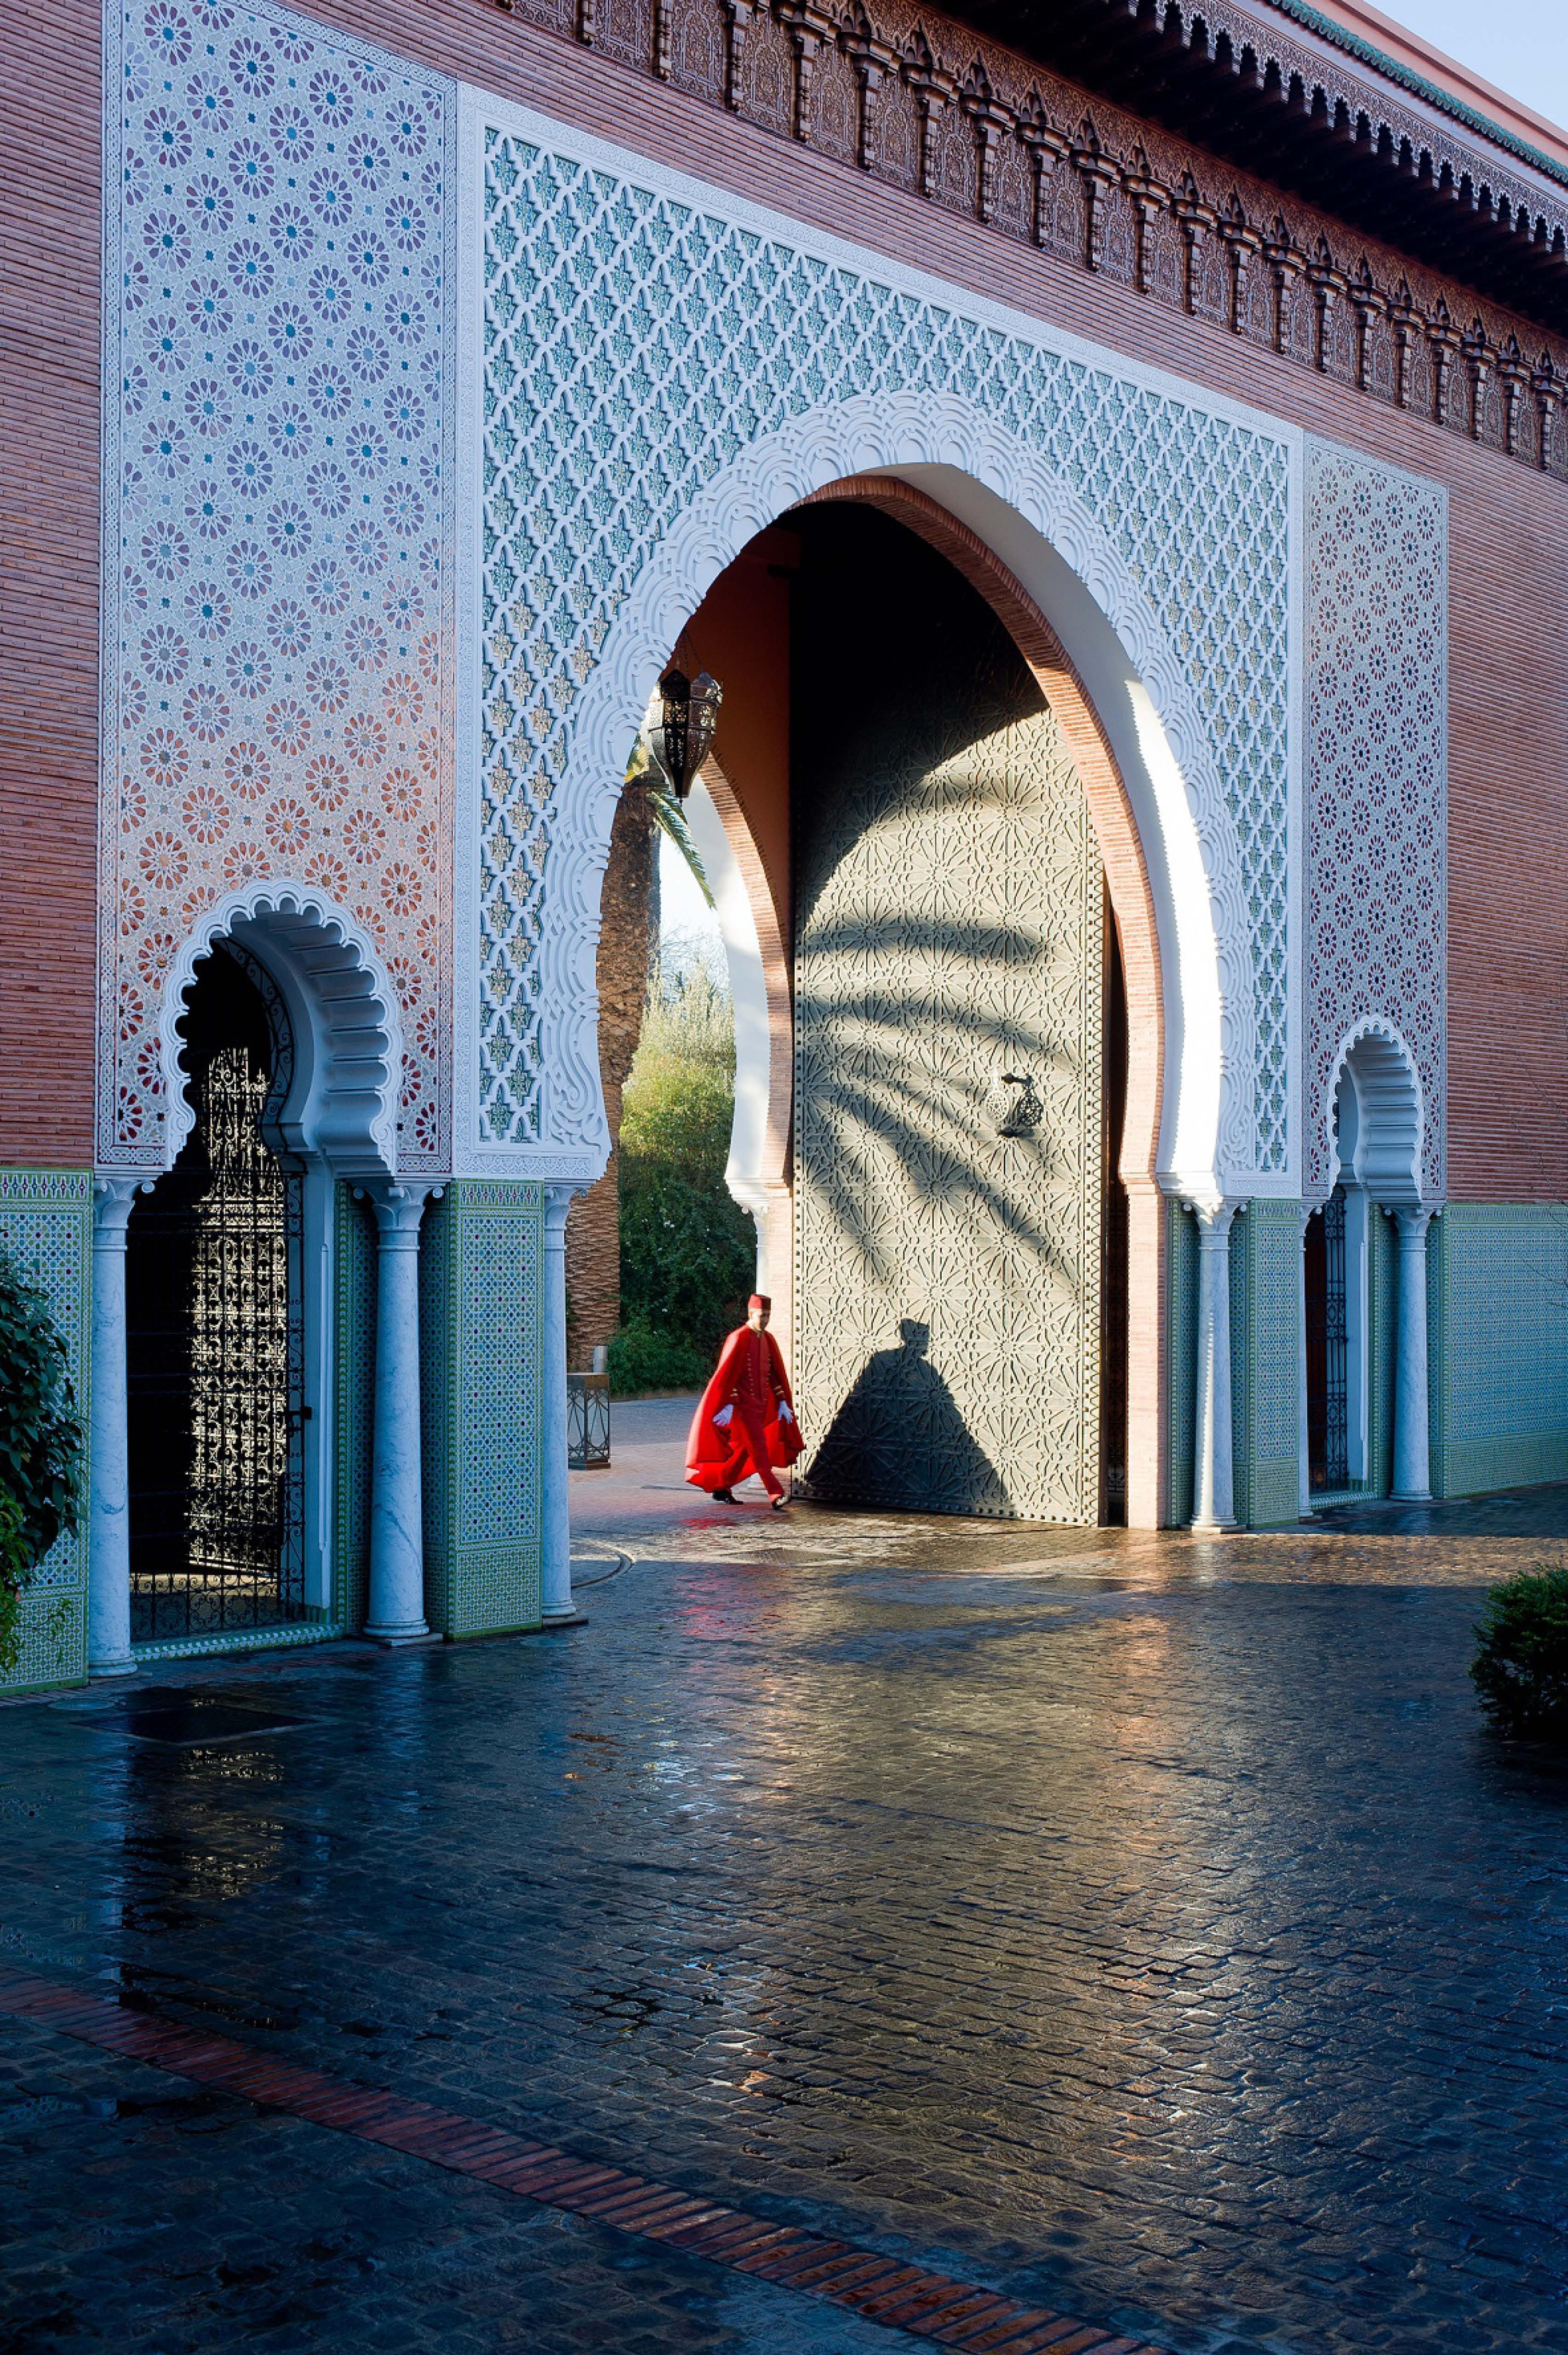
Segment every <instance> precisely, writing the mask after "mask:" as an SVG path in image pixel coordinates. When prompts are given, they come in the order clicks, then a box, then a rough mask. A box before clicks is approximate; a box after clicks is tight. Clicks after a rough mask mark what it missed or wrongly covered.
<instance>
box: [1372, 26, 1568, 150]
mask: <svg viewBox="0 0 1568 2355" xmlns="http://www.w3.org/2000/svg"><path fill="white" fill-rule="evenodd" d="M1374 5H1377V6H1378V7H1380V8H1381V9H1382V10H1383V15H1384V16H1392V17H1393V20H1394V22H1395V23H1396V24H1400V25H1404V26H1405V27H1407V28H1408V30H1409V31H1411V32H1413V33H1415V34H1418V35H1419V36H1420V37H1421V38H1422V39H1423V40H1424V41H1430V42H1431V44H1432V46H1433V48H1436V49H1442V50H1443V51H1444V52H1445V53H1446V55H1447V56H1448V57H1451V58H1457V59H1458V61H1459V63H1460V64H1461V65H1465V66H1468V67H1469V69H1470V70H1471V72H1472V73H1478V74H1483V75H1484V76H1485V77H1486V79H1487V80H1488V81H1489V82H1491V83H1492V84H1493V85H1494V86H1495V87H1496V88H1497V89H1498V90H1503V91H1507V92H1508V94H1509V96H1510V98H1517V99H1518V100H1519V101H1520V103H1521V104H1523V105H1525V106H1529V107H1532V108H1533V109H1534V111H1535V112H1536V113H1537V114H1544V115H1545V116H1546V118H1547V120H1548V121H1549V122H1551V123H1556V124H1557V125H1558V126H1559V127H1560V128H1561V129H1563V130H1568V5H1565V0H1492V5H1491V6H1489V7H1478V5H1476V0H1374Z"/></svg>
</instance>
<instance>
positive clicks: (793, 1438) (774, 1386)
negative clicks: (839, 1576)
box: [686, 1325, 803, 1496]
mask: <svg viewBox="0 0 1568 2355" xmlns="http://www.w3.org/2000/svg"><path fill="white" fill-rule="evenodd" d="M780 1402H782V1403H783V1404H784V1405H785V1406H787V1407H788V1408H789V1411H790V1412H791V1413H793V1412H794V1408H795V1401H794V1400H793V1399H792V1398H791V1396H790V1394H789V1375H788V1374H787V1373H786V1372H785V1370H784V1353H783V1351H782V1350H781V1349H780V1348H779V1344H778V1342H777V1341H776V1340H775V1339H774V1337H773V1336H772V1334H771V1333H758V1332H754V1331H753V1329H752V1327H750V1326H749V1325H742V1326H739V1327H736V1331H735V1332H733V1333H732V1334H731V1335H730V1336H729V1338H728V1339H727V1340H726V1343H725V1345H724V1348H722V1350H721V1351H720V1352H719V1361H718V1365H717V1368H716V1369H715V1373H714V1378H713V1380H712V1381H711V1382H709V1384H708V1386H707V1388H706V1390H705V1391H704V1392H703V1395H702V1402H701V1404H700V1405H699V1406H698V1408H697V1411H696V1412H695V1414H694V1416H693V1417H692V1429H691V1436H690V1437H689V1438H688V1440H687V1441H686V1477H687V1479H688V1480H689V1481H690V1482H691V1484H692V1486H693V1487H694V1488H705V1489H706V1490H707V1491H708V1494H709V1495H710V1496H711V1495H712V1494H713V1492H714V1490H715V1488H733V1487H734V1486H735V1484H736V1481H737V1480H744V1479H745V1478H746V1477H747V1474H748V1473H752V1472H760V1473H761V1474H762V1476H763V1479H764V1482H765V1485H766V1486H767V1487H768V1489H769V1490H777V1489H778V1487H779V1483H778V1482H777V1480H772V1479H769V1478H768V1473H769V1472H770V1471H772V1470H773V1469H774V1468H775V1467H776V1466H778V1465H788V1464H793V1462H794V1461H795V1458H796V1457H797V1455H800V1449H801V1446H802V1444H803V1442H802V1440H801V1437H800V1426H799V1424H797V1423H780V1422H779V1404H780ZM726 1406H733V1407H734V1409H735V1412H734V1414H733V1415H732V1416H731V1418H730V1422H729V1424H728V1427H727V1428H726V1430H724V1431H719V1430H717V1429H716V1428H715V1423H714V1417H715V1414H718V1413H719V1412H721V1411H722V1410H723V1409H724V1408H725V1407H726Z"/></svg>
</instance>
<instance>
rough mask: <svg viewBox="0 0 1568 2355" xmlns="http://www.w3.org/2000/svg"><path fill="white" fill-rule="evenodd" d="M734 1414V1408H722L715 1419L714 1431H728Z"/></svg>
mask: <svg viewBox="0 0 1568 2355" xmlns="http://www.w3.org/2000/svg"><path fill="white" fill-rule="evenodd" d="M734 1412H735V1409H734V1407H732V1406H721V1407H720V1409H719V1411H718V1412H717V1414H715V1417H714V1429H715V1431H727V1430H728V1429H729V1423H730V1417H731V1416H732V1415H733V1414H734Z"/></svg>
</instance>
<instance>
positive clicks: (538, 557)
mask: <svg viewBox="0 0 1568 2355" xmlns="http://www.w3.org/2000/svg"><path fill="white" fill-rule="evenodd" d="M483 135H484V150H483V154H484V231H485V248H484V294H485V321H484V386H483V436H484V450H483V549H482V569H483V592H482V602H483V611H482V651H483V685H482V779H481V820H480V831H481V840H480V845H479V894H478V896H479V907H480V940H479V943H478V951H477V953H478V959H479V992H478V996H479V1008H480V1013H479V1024H480V1061H481V1070H480V1074H479V1085H478V1094H479V1120H480V1138H481V1141H482V1143H483V1144H485V1145H489V1146H507V1145H524V1146H525V1145H529V1144H532V1143H535V1142H536V1141H538V1140H540V1139H541V1137H542V1136H543V1134H544V1131H543V1129H542V1126H541V1118H542V1109H541V1108H542V1091H541V1060H542V1058H541V1045H540V1010H541V989H542V979H541V971H540V959H539V954H538V944H539V941H540V937H541V931H542V927H543V924H544V920H545V911H546V899H547V895H548V891H549V889H550V885H549V868H550V857H551V850H550V834H551V823H552V814H553V813H552V795H553V794H554V792H555V789H556V784H557V782H558V781H559V779H560V778H561V776H562V773H563V771H564V768H565V765H566V760H567V747H568V744H569V741H570V733H571V728H572V720H573V711H574V706H575V704H576V702H577V697H578V695H579V694H580V692H581V689H582V687H583V685H584V683H585V681H586V680H587V679H588V677H589V676H590V675H591V674H592V672H593V671H594V668H595V666H596V664H597V663H598V661H599V655H600V651H601V649H602V647H603V645H604V643H605V640H606V637H607V635H608V633H609V629H610V627H611V625H612V624H613V623H614V622H615V620H616V617H617V615H618V613H620V610H621V608H622V606H623V605H624V603H625V602H626V601H627V599H628V596H629V594H630V590H631V586H632V583H633V582H634V581H635V580H636V578H637V575H638V574H639V572H640V571H641V569H642V568H643V567H644V565H645V564H646V563H647V561H648V559H649V557H650V555H651V553H652V549H654V547H655V546H656V545H657V543H658V542H659V540H660V539H661V538H662V535H663V534H664V533H665V532H666V531H667V529H668V527H669V526H670V524H671V523H672V521H673V519H674V518H675V517H678V516H679V515H680V513H681V512H682V511H683V509H684V508H685V507H686V506H689V505H690V504H691V502H692V501H693V500H694V498H695V497H696V496H697V495H698V494H699V493H700V492H701V491H702V490H703V488H704V486H705V485H707V484H708V483H709V482H710V481H711V480H712V479H713V477H714V476H715V474H718V473H719V471H720V470H721V469H723V468H724V467H726V465H728V464H731V463H732V462H733V461H734V460H735V459H736V456H737V455H738V454H739V453H741V452H742V450H743V449H744V448H745V447H746V446H747V444H748V443H749V442H752V441H754V440H757V439H758V438H759V437H762V436H764V435H767V434H768V433H771V432H777V431H778V430H779V429H780V428H781V427H782V426H783V425H785V424H786V423H787V422H788V421H789V420H790V419H791V418H792V417H795V416H797V415H799V414H800V412H801V411H802V410H807V409H810V408H812V407H814V406H817V405H820V404H823V403H826V402H830V401H834V400H850V399H852V398H863V397H871V398H873V399H876V398H883V397H890V396H894V395H896V394H899V393H902V392H907V391H910V390H913V391H916V392H923V393H931V394H936V395H943V394H949V395H952V394H956V395H958V396H959V397H961V399H962V400H965V401H966V402H968V403H969V404H970V405H971V406H972V407H974V408H976V409H978V410H980V411H981V412H983V414H984V415H985V416H986V417H987V418H988V419H991V420H992V421H994V422H995V423H996V424H997V425H998V426H999V427H1000V428H1001V429H1003V430H1005V432H1007V433H1009V434H1010V435H1012V436H1014V437H1016V438H1017V440H1018V441H1020V442H1022V443H1023V444H1025V445H1027V446H1028V447H1030V448H1031V449H1033V450H1034V451H1038V452H1040V453H1044V454H1045V455H1046V456H1047V457H1048V458H1049V461H1050V463H1051V464H1052V465H1053V466H1054V468H1055V469H1056V470H1057V472H1058V473H1059V474H1060V475H1061V476H1062V477H1064V478H1065V481H1066V482H1067V483H1068V484H1069V485H1071V487H1072V490H1073V491H1074V492H1075V494H1076V495H1077V496H1078V497H1079V499H1080V500H1081V501H1082V502H1083V503H1084V505H1085V506H1086V507H1087V508H1088V510H1089V511H1090V513H1091V515H1092V517H1094V518H1095V520H1096V522H1097V525H1098V527H1100V529H1101V530H1102V531H1103V533H1104V534H1105V535H1106V537H1107V539H1108V541H1109V543H1110V546H1111V548H1112V549H1113V550H1114V551H1115V555H1116V557H1117V559H1119V560H1120V561H1121V562H1123V563H1124V564H1125V565H1126V566H1127V567H1128V569H1129V570H1131V572H1132V573H1133V575H1134V576H1135V578H1136V581H1137V582H1138V584H1139V587H1140V589H1141V591H1142V592H1143V594H1144V595H1145V596H1146V597H1147V598H1148V600H1149V601H1150V602H1151V604H1152V605H1153V607H1154V609H1155V611H1156V613H1157V614H1158V616H1159V618H1160V622H1161V623H1163V625H1164V627H1165V629H1166V631H1167V632H1168V634H1169V635H1170V639H1171V644H1172V645H1174V646H1175V647H1176V648H1177V649H1178V650H1179V653H1180V655H1181V661H1182V664H1183V666H1184V668H1185V671H1186V674H1187V677H1188V679H1189V681H1190V684H1191V687H1192V691H1193V692H1194V694H1195V696H1196V699H1197V704H1198V707H1199V710H1200V713H1201V715H1202V724H1203V726H1204V727H1205V729H1206V730H1207V733H1208V736H1209V739H1210V742H1211V746H1212V751H1213V760H1214V763H1215V766H1216V768H1217V771H1218V773H1219V777H1220V780H1221V784H1222V787H1223V791H1224V798H1225V801H1226V803H1227V805H1228V807H1229V811H1230V815H1231V820H1232V823H1233V824H1234V833H1235V837H1236V840H1237V843H1238V846H1239V858H1240V864H1241V869H1242V874H1241V883H1242V887H1243V890H1244V894H1245V908H1246V921H1247V923H1248V927H1249V929H1250V932H1251V941H1252V949H1253V963H1254V970H1255V1135H1256V1146H1255V1157H1256V1166H1257V1167H1258V1169H1259V1170H1261V1171H1264V1172H1275V1173H1280V1174H1283V1173H1285V1172H1286V1170H1287V1167H1288V1147H1289V1127H1290V1103H1291V1093H1292V1080H1291V1073H1290V1039H1289V1000H1290V991H1289V985H1288V975H1289V962H1290V952H1291V947H1292V943H1291V941H1290V937H1289V918H1290V878H1289V862H1288V856H1287V853H1288V847H1289V844H1288V829H1289V799H1290V794H1289V775H1290V752H1291V746H1290V738H1289V730H1290V675H1289V661H1290V602H1291V555H1292V550H1291V546H1290V490H1291V448H1290V443H1289V441H1288V439H1287V437H1286V436H1284V435H1281V436H1279V437H1271V436H1270V435H1268V434H1267V433H1266V432H1255V431H1252V430H1250V429H1249V428H1248V427H1247V426H1246V425H1245V423H1243V422H1241V421H1237V420H1236V419H1234V418H1233V417H1230V416H1227V415H1224V414H1215V413H1213V412H1211V411H1209V410H1204V409H1203V408H1201V407H1199V406H1197V405H1195V404H1194V403H1191V402H1186V401H1183V400H1180V399H1178V398H1175V397H1172V396H1171V395H1169V394H1166V393H1163V392H1160V391H1159V390H1156V389H1152V388H1151V387H1150V386H1149V385H1147V384H1145V383H1143V382H1140V381H1137V380H1134V379H1132V378H1124V377H1121V376H1119V375H1118V374H1116V373H1114V372H1113V371H1111V370H1110V369H1108V368H1100V367H1097V366H1090V365H1086V363H1085V362H1084V361H1083V360H1081V359H1078V358H1076V357H1067V356H1065V355H1064V354H1062V353H1059V352H1057V351H1054V350H1053V349H1052V348H1050V346H1048V345H1046V344H1044V343H1041V342H1035V341H1034V340H1033V339H1032V338H1029V337H1027V336H1023V335H1022V334H1016V333H1008V332H1004V331H1002V330H1001V328H1000V327H998V326H997V325H995V324H992V323H988V322H986V321H984V320H982V319H980V318H976V317H966V316H965V315H964V314H963V313H962V311H961V310H960V309H959V308H958V307H957V306H955V305H950V304H944V305H941V306H938V304H935V303H934V302H931V301H927V300H924V299H921V298H919V297H918V296H916V295H915V294H914V293H911V292H909V291H907V290H906V289H904V288H901V287H898V286H895V285H893V284H891V283H885V282H881V281H879V279H878V277H877V276H876V275H875V274H874V273H873V272H868V271H865V270H862V269H859V268H857V267H853V266H851V265H850V264H849V263H847V262H845V261H830V260H827V259H824V258H823V257H822V256H821V255H819V254H815V253H811V252H808V251H804V250H800V249H798V248H797V247H796V246H794V245H792V244H791V243H790V242H789V240H787V238H785V237H784V236H783V235H781V234H774V233H772V232H771V231H769V232H768V233H763V232H762V231H760V230H759V229H758V228H757V227H755V226H754V225H752V224H750V223H748V222H742V221H738V220H734V219H729V218H724V217H723V215H722V210H721V208H720V207H719V206H718V204H717V203H716V202H715V203H712V204H710V203H709V202H708V201H707V199H706V198H705V200H704V202H703V203H702V204H701V205H700V206H699V205H697V204H694V203H692V202H686V201H683V200H681V199H680V198H678V197H675V196H673V195H672V194H669V193H667V192H663V191H661V190H659V189H656V188H653V187H651V186H642V185H639V184H638V183H637V181H635V180H633V179H631V178H630V177H627V176H623V175H622V174H621V173H620V172H619V171H615V170H611V169H609V168H607V167H606V165H604V164H602V163H596V164H593V165H589V164H587V163H584V162H580V161H578V160H577V159H575V158H574V157H572V156H570V155H565V154H561V153H557V152H555V151H554V150H553V149H550V148H547V147H546V146H545V145H543V144H537V143H535V142H534V141H531V140H529V139H526V138H524V137H522V136H519V135H514V134H512V133H506V132H503V131H502V130H501V129H498V128H496V127H495V126H494V125H493V124H492V125H487V126H486V127H485V130H484V134H483Z"/></svg>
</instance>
